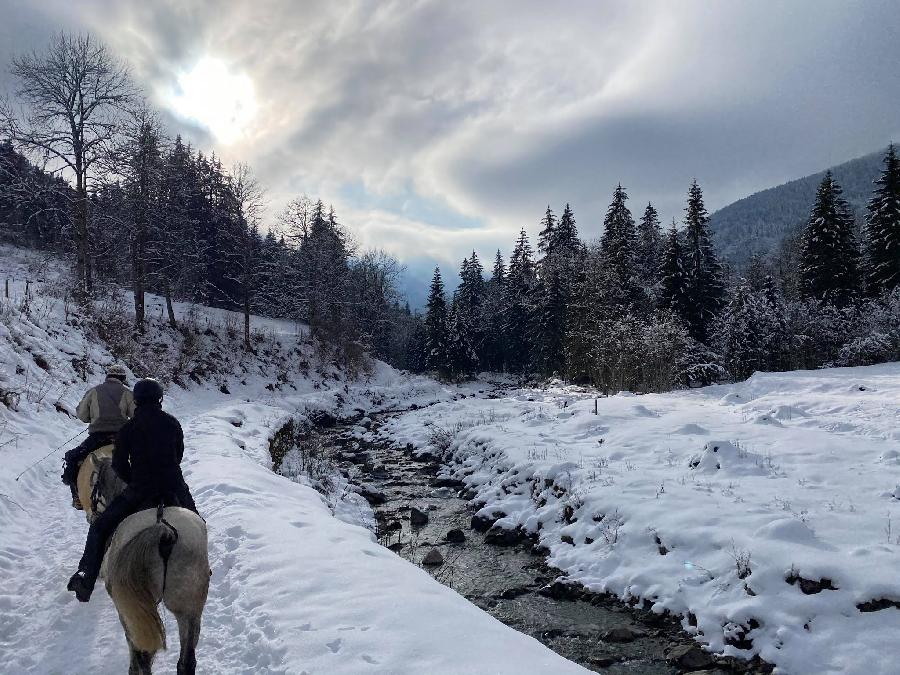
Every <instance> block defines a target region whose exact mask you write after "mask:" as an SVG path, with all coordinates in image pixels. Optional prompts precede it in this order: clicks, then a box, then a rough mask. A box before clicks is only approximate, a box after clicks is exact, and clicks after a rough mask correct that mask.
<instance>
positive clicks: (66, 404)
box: [0, 247, 586, 675]
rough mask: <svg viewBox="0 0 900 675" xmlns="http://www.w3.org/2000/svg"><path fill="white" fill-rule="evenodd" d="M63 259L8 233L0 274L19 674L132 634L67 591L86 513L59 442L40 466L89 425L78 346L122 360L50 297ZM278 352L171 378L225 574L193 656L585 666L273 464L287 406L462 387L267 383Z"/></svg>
mask: <svg viewBox="0 0 900 675" xmlns="http://www.w3.org/2000/svg"><path fill="white" fill-rule="evenodd" d="M35 270H38V271H37V272H35ZM58 273H59V268H58V266H57V267H54V265H53V264H50V263H48V262H46V261H44V262H43V263H40V261H37V258H36V256H34V255H33V254H29V253H25V252H22V251H19V250H18V249H11V248H9V247H3V248H2V249H0V279H2V278H3V277H10V278H13V279H14V280H15V281H14V283H13V284H12V295H13V297H12V299H11V300H10V301H5V300H3V301H2V302H0V396H3V395H4V393H5V392H17V393H16V394H13V395H12V398H10V399H9V400H8V403H9V405H6V404H0V460H2V468H0V663H2V664H3V666H2V669H3V671H4V672H10V673H41V674H45V673H66V674H68V673H72V672H92V673H120V672H124V671H125V670H126V669H127V648H126V645H125V640H124V636H123V634H122V629H121V627H120V625H119V623H118V619H117V617H116V613H115V609H114V607H113V606H112V603H111V602H110V600H109V598H108V597H107V595H106V593H105V591H104V590H103V589H102V586H98V589H97V591H96V593H95V595H94V598H93V599H92V600H91V602H90V603H89V604H88V605H82V604H80V603H78V602H76V601H75V600H74V598H73V596H72V594H70V593H67V592H66V590H65V584H66V580H67V578H68V576H69V575H70V574H71V573H72V571H74V567H75V564H76V562H77V559H78V556H79V555H80V551H81V547H82V545H83V541H84V536H85V534H86V528H87V526H86V523H85V521H84V517H83V515H82V514H81V513H79V512H76V511H74V510H73V509H72V508H71V506H70V505H69V497H68V490H67V489H66V488H65V487H64V486H62V485H61V484H60V483H59V478H58V474H59V470H58V464H59V461H60V457H61V454H62V451H61V450H60V451H59V452H55V453H52V454H51V456H50V457H49V458H48V459H47V460H46V461H44V462H42V463H40V464H38V465H37V466H35V467H34V468H29V467H31V465H32V464H33V463H35V462H36V461H38V460H39V459H40V458H41V457H42V456H44V455H46V454H47V453H48V452H50V451H52V450H53V448H56V447H58V446H62V445H65V444H66V443H65V442H66V440H67V439H69V438H70V437H72V436H74V435H76V434H77V433H78V432H79V431H81V430H82V429H83V426H84V425H82V424H81V423H79V422H77V421H75V420H74V419H72V418H70V417H69V415H68V414H67V413H66V412H65V410H73V409H74V406H75V404H76V403H77V400H78V398H79V397H80V395H81V394H82V393H83V390H84V389H85V387H86V386H87V384H86V383H85V382H84V381H83V380H82V379H81V378H80V376H79V375H78V372H77V369H76V365H75V362H76V361H77V359H78V358H80V357H81V356H82V355H86V357H87V367H88V370H89V371H90V373H91V376H90V377H89V381H90V382H91V383H92V382H94V381H96V380H97V379H98V378H99V377H101V373H102V368H103V365H104V364H108V363H110V362H111V361H113V356H112V355H111V354H110V353H109V352H108V351H107V350H106V349H105V347H103V346H102V345H100V344H97V343H94V342H91V341H90V340H88V339H87V338H86V336H85V334H84V333H83V332H82V330H81V329H80V328H78V327H77V326H72V325H69V324H67V323H66V322H65V312H66V308H65V307H64V306H63V303H62V302H61V301H60V300H57V299H55V297H54V292H55V291H54V284H59V283H62V282H63V279H61V278H60V279H58V278H57V277H58ZM25 278H30V279H40V280H41V283H37V284H34V285H32V289H31V291H32V293H33V297H32V299H31V301H30V308H29V311H28V312H27V313H25V312H20V311H19V309H18V308H19V307H20V306H21V304H22V301H23V299H24V279H25ZM182 309H185V311H187V309H189V308H182ZM204 312H205V315H206V316H209V317H210V321H209V325H210V326H213V327H214V328H216V330H218V331H219V332H220V333H221V332H223V331H222V329H223V326H221V325H219V326H216V324H215V322H214V320H215V319H216V318H218V320H220V321H221V320H222V317H223V316H224V315H223V314H222V313H221V312H218V311H215V310H204ZM260 323H261V322H258V320H257V319H254V324H255V325H259V324H260ZM267 328H268V329H269V330H270V331H271V333H272V335H271V337H270V340H271V342H270V343H266V344H267V345H269V346H270V347H271V349H272V350H274V352H275V356H274V357H273V358H275V359H277V360H281V361H284V362H288V360H289V359H290V354H291V349H292V348H293V347H295V346H296V347H298V348H300V349H301V350H304V355H305V356H306V357H308V358H309V359H310V360H313V355H312V354H310V353H308V352H309V350H308V348H307V347H306V346H304V343H302V342H300V343H298V342H297V340H298V339H300V338H301V337H302V336H298V333H299V332H302V331H297V330H296V329H295V327H293V326H291V325H288V324H284V323H281V324H278V323H271V324H268V325H267ZM276 335H277V337H278V338H279V341H280V340H283V341H284V343H283V344H282V345H281V346H276V341H275V337H276ZM220 338H221V340H223V341H225V340H226V338H225V337H222V336H220ZM217 339H219V338H217ZM292 339H293V340H294V342H293V343H292V342H291V340H292ZM36 357H38V358H40V359H43V360H44V361H46V365H47V366H48V369H46V370H45V369H44V368H42V367H40V366H39V365H38V364H37V361H36ZM269 363H271V362H270V361H260V360H256V361H255V360H254V359H253V357H249V356H241V357H236V359H235V363H234V365H235V367H237V368H239V369H240V374H237V373H235V374H234V375H233V376H230V377H227V378H226V380H227V387H228V389H229V390H230V391H231V392H232V394H230V395H226V394H223V393H221V392H220V391H219V390H218V386H217V384H213V383H205V384H203V385H197V386H194V385H191V388H189V389H181V388H179V387H176V386H174V385H173V386H172V387H171V389H170V391H169V392H168V394H167V398H166V401H165V408H166V409H167V410H169V411H170V412H172V413H173V414H175V415H176V416H177V417H178V418H179V419H180V420H181V422H182V425H183V427H184V430H185V435H186V446H187V451H186V454H185V464H184V469H185V475H186V478H187V481H188V483H189V485H190V486H191V489H192V491H193V493H194V496H195V498H196V501H197V503H198V506H199V509H200V511H201V513H202V514H203V515H204V516H205V517H206V519H207V520H208V525H209V532H210V555H211V561H212V571H213V575H212V582H211V586H210V597H209V601H208V604H207V607H206V613H205V615H204V622H203V631H202V634H201V638H200V644H199V651H198V660H199V664H198V672H203V673H291V674H297V673H309V674H313V673H328V674H332V673H336V674H341V673H348V674H353V675H358V674H360V673H367V672H371V673H398V674H402V673H410V674H419V673H426V672H427V673H473V674H474V673H521V672H535V671H541V672H554V673H582V672H586V671H585V670H584V669H583V668H581V667H579V666H577V665H575V664H573V663H571V662H568V661H566V660H565V659H563V658H562V657H559V656H558V655H556V654H555V653H553V652H552V651H550V650H548V649H547V648H545V647H544V646H543V645H541V644H540V643H538V642H537V641H536V640H534V639H532V638H530V637H528V636H525V635H522V634H520V633H518V632H516V631H514V630H512V629H510V628H508V627H506V626H505V625H503V624H502V623H500V622H499V621H497V620H495V619H493V618H492V617H491V616H489V615H488V614H486V613H484V612H482V611H481V610H480V609H478V608H476V607H475V606H474V605H472V604H471V603H469V602H467V601H466V600H465V599H463V598H462V597H461V596H459V595H458V594H456V593H455V592H454V591H452V590H450V589H448V588H446V587H444V586H442V585H441V584H439V583H438V582H436V581H434V580H433V579H432V578H431V577H430V576H429V575H428V574H427V573H426V572H424V571H423V570H421V569H420V568H418V567H416V566H414V565H412V564H410V563H408V562H406V561H405V560H403V559H402V558H400V557H399V556H397V555H395V554H393V553H391V552H389V551H388V550H386V549H384V548H382V547H380V546H379V545H378V544H377V543H376V541H375V538H374V536H373V534H372V533H371V531H369V530H368V529H366V528H364V527H361V526H360V525H357V524H354V523H353V522H344V521H347V520H349V521H354V520H357V521H359V522H370V521H371V513H363V512H362V511H361V509H362V508H363V507H360V506H359V505H358V504H357V513H356V514H355V516H354V514H353V513H352V512H349V511H344V512H342V513H339V515H341V517H342V518H343V520H341V519H338V518H336V517H335V516H334V514H333V511H332V509H331V508H329V506H328V505H327V504H326V503H325V501H324V500H323V498H322V496H321V495H320V494H319V493H317V492H315V491H314V490H312V489H311V488H309V487H307V486H305V485H301V484H298V483H296V482H293V481H291V480H289V479H288V478H285V477H284V476H281V475H277V474H275V473H273V472H272V471H271V469H270V463H271V462H270V458H269V455H268V451H267V442H268V438H269V436H270V435H271V434H272V433H273V432H274V431H275V430H276V429H277V428H278V427H279V426H280V424H281V423H283V422H284V421H285V420H286V419H287V418H288V417H289V416H291V415H297V414H303V412H304V411H305V410H312V409H323V410H330V411H333V412H336V413H344V414H346V413H348V412H352V410H353V409H354V408H356V407H361V408H364V409H368V410H378V409H391V408H404V407H407V406H409V404H410V403H413V402H415V403H416V404H417V405H422V404H426V403H430V402H433V401H436V400H441V399H449V398H450V397H452V396H454V395H455V394H456V393H457V392H456V391H454V390H450V389H448V388H445V387H442V386H439V385H437V384H436V383H434V382H432V381H430V380H426V379H424V378H415V377H410V376H407V375H404V374H401V373H398V372H397V371H394V370H392V369H391V368H389V367H387V366H386V365H384V364H377V367H376V369H375V371H374V373H373V374H372V375H371V376H370V377H369V378H366V379H363V380H360V381H355V382H348V381H346V380H345V379H344V378H343V377H342V376H341V375H340V373H336V372H334V371H333V369H329V368H330V367H326V366H321V370H320V371H319V372H317V373H314V372H312V371H310V374H309V375H308V376H307V375H303V374H302V372H300V371H292V372H291V379H290V381H289V382H288V383H287V384H286V385H285V386H274V387H272V390H270V389H267V388H266V387H267V386H272V384H273V381H274V380H275V376H274V375H275V374H274V373H270V372H266V367H268V366H267V364H269ZM242 382H245V383H246V384H242ZM73 444H74V442H73V443H69V444H68V445H67V446H66V447H71V445H73ZM23 471H24V473H23V474H22V477H21V479H19V480H16V477H17V476H18V475H19V474H20V472H23ZM366 508H367V507H366ZM166 624H167V628H168V633H169V651H168V652H165V653H163V654H161V655H160V656H159V657H158V659H157V668H158V670H159V671H160V672H174V670H175V665H174V664H175V661H176V659H177V653H178V652H177V630H176V628H175V625H174V620H173V619H172V617H171V616H168V615H166Z"/></svg>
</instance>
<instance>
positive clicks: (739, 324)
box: [714, 280, 782, 380]
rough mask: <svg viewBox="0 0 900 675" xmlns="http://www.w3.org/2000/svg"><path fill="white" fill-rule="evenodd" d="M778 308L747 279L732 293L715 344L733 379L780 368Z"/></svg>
mask: <svg viewBox="0 0 900 675" xmlns="http://www.w3.org/2000/svg"><path fill="white" fill-rule="evenodd" d="M776 310H777V308H776V307H775V306H774V305H772V304H771V302H770V300H769V298H767V297H766V295H765V290H764V289H763V290H754V289H753V288H752V286H751V284H750V283H749V282H747V281H745V280H742V281H741V283H739V284H738V286H737V287H736V288H735V289H734V290H733V291H732V292H731V294H730V297H729V300H728V303H727V304H726V305H725V307H724V308H723V310H722V312H721V313H720V315H719V317H718V320H717V321H716V330H715V340H714V342H715V346H716V350H717V351H718V353H719V354H720V355H721V357H722V363H723V365H724V366H725V368H727V369H728V372H729V373H730V374H731V376H732V378H734V379H739V380H742V379H745V378H747V377H749V376H750V375H752V374H753V373H754V372H755V371H757V370H774V369H777V368H778V359H779V356H780V348H781V338H782V331H781V328H782V323H781V317H780V316H778V315H777V314H776Z"/></svg>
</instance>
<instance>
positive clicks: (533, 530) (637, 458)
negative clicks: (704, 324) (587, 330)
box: [387, 364, 900, 675]
mask: <svg viewBox="0 0 900 675" xmlns="http://www.w3.org/2000/svg"><path fill="white" fill-rule="evenodd" d="M594 405H595V403H594V396H593V394H592V393H591V392H587V391H584V390H581V389H579V388H577V387H551V388H549V389H546V390H537V389H523V390H514V391H511V392H507V394H506V395H504V396H503V397H502V398H499V399H496V400H493V401H482V400H475V399H462V400H458V401H448V402H444V403H441V404H440V405H437V406H434V407H431V408H428V409H425V410H420V411H417V412H414V413H409V414H407V415H404V416H402V417H400V418H397V419H395V420H392V421H391V423H390V424H389V425H388V426H387V431H388V433H389V434H390V436H391V438H392V439H393V440H394V441H395V442H396V443H397V444H399V445H401V446H404V445H405V444H407V443H412V444H413V445H415V446H416V447H417V448H419V449H421V450H426V451H430V452H439V451H440V450H441V449H442V448H444V456H445V457H446V458H448V460H449V461H450V462H451V464H452V465H453V467H454V468H453V470H452V471H451V473H452V475H454V477H457V478H462V479H463V480H464V481H465V482H466V484H467V485H469V486H470V487H472V488H473V489H474V490H475V493H476V496H475V499H474V501H475V502H476V503H479V504H484V508H483V509H482V510H481V511H480V515H483V516H485V517H488V518H491V519H493V518H496V517H498V516H501V515H503V516H504V517H502V518H501V519H500V520H499V521H498V522H497V524H496V527H503V528H509V529H512V528H521V530H523V531H524V532H525V533H528V534H530V535H533V536H536V537H537V538H538V540H539V541H540V543H541V544H543V545H544V546H545V547H546V548H547V549H548V551H549V561H550V562H551V563H552V564H553V565H555V566H557V567H559V568H560V569H562V570H564V571H566V572H568V574H569V575H570V577H571V578H572V579H574V580H577V581H579V582H581V583H583V584H585V585H586V586H588V587H589V588H591V589H593V590H598V591H609V592H613V593H615V594H617V595H619V596H620V597H622V598H625V599H628V598H638V599H642V600H643V599H646V600H648V601H649V604H652V605H653V607H654V609H655V611H662V610H668V611H671V612H674V613H676V614H678V615H681V616H683V617H685V620H684V627H685V629H687V630H688V631H691V632H694V633H695V634H696V635H697V638H698V640H700V641H701V642H702V643H705V644H706V645H708V646H709V648H710V649H712V650H714V651H717V652H724V653H727V654H734V655H741V654H743V655H750V654H757V653H758V654H760V655H761V656H762V657H763V658H764V659H766V660H767V661H770V662H773V663H776V664H777V665H779V666H780V668H781V669H782V671H783V672H786V673H795V674H803V673H867V674H869V675H871V674H873V673H885V674H887V673H893V672H896V662H897V658H898V657H900V648H898V647H897V646H896V635H897V632H898V630H900V610H898V609H896V608H894V607H893V606H892V603H898V601H900V580H898V577H897V574H896V571H897V564H898V556H900V538H898V535H900V518H898V516H900V502H898V501H897V498H896V497H895V495H898V496H900V491H898V490H897V486H898V482H900V429H898V408H900V364H886V365H882V366H873V367H868V368H852V369H834V370H824V371H815V372H796V373H784V374H757V375H755V376H754V377H753V378H751V379H750V380H749V381H747V382H744V383H740V384H736V385H729V386H715V387H707V388H704V389H700V390H694V391H685V392H674V393H671V394H663V395H646V396H633V395H627V394H621V395H618V396H613V397H611V398H601V399H599V401H598V402H597V414H596V415H595V414H594ZM437 446H442V447H437ZM875 609H879V611H871V610H875ZM694 624H696V625H694Z"/></svg>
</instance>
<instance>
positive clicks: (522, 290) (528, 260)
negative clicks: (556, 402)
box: [503, 229, 535, 373]
mask: <svg viewBox="0 0 900 675" xmlns="http://www.w3.org/2000/svg"><path fill="white" fill-rule="evenodd" d="M534 281H535V274H534V260H533V259H532V252H531V244H530V243H529V241H528V235H527V234H526V233H525V230H524V229H523V230H521V231H520V232H519V237H518V239H517V240H516V245H515V248H514V249H513V253H512V256H511V257H510V259H509V270H508V272H507V275H506V300H505V302H504V307H503V310H504V312H503V327H504V333H505V337H506V345H507V352H506V353H507V363H508V365H509V369H510V370H511V371H513V372H516V373H524V372H525V370H526V369H527V368H528V365H529V363H530V357H531V347H532V335H531V311H532V290H533V288H534Z"/></svg>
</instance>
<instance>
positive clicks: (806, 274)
mask: <svg viewBox="0 0 900 675" xmlns="http://www.w3.org/2000/svg"><path fill="white" fill-rule="evenodd" d="M841 195H842V191H841V187H840V185H838V184H837V181H835V180H834V176H832V174H831V171H828V172H826V173H825V177H824V178H823V179H822V183H821V184H820V185H819V189H818V190H817V191H816V200H815V203H814V205H813V208H812V212H811V213H810V215H809V221H808V222H807V224H806V230H805V231H804V233H803V240H802V243H801V249H800V290H801V292H802V293H803V295H804V297H807V298H811V299H815V300H818V301H820V302H825V303H828V304H833V305H835V306H836V307H844V306H846V305H848V304H849V303H850V302H851V300H852V299H853V298H854V297H855V296H856V294H857V291H858V289H859V258H860V256H859V249H858V247H857V243H856V237H855V236H854V233H853V215H852V214H851V212H850V207H849V206H848V205H847V202H846V201H845V200H844V198H843V197H842V196H841Z"/></svg>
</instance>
